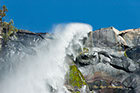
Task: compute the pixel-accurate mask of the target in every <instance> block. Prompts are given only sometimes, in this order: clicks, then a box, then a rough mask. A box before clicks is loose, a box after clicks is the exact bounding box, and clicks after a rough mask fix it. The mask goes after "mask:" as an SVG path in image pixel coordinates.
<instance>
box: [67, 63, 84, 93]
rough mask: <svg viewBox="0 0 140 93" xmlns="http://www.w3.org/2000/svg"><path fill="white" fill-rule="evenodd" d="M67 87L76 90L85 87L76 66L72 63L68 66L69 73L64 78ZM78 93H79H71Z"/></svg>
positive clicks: (82, 77)
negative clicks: (75, 88)
mask: <svg viewBox="0 0 140 93" xmlns="http://www.w3.org/2000/svg"><path fill="white" fill-rule="evenodd" d="M66 80H67V83H68V85H70V86H72V87H77V88H78V89H80V88H82V86H84V85H87V84H86V81H85V78H84V76H83V75H82V73H81V72H80V71H79V70H78V68H77V66H76V65H75V64H74V63H73V64H72V65H71V66H70V71H69V73H67V77H66ZM72 93H79V92H72Z"/></svg>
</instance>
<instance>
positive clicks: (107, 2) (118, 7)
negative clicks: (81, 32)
mask: <svg viewBox="0 0 140 93" xmlns="http://www.w3.org/2000/svg"><path fill="white" fill-rule="evenodd" d="M2 5H6V6H7V8H8V10H9V12H7V17H6V18H5V20H6V21H8V20H10V19H13V20H14V23H15V26H16V27H17V28H19V29H27V30H30V31H33V32H47V31H49V30H50V29H51V28H52V27H53V26H54V25H56V24H59V23H70V22H82V23H87V24H90V25H92V26H93V29H94V30H96V29H99V28H103V27H110V26H114V27H115V28H117V29H119V30H124V29H131V28H139V27H140V0H0V6H2Z"/></svg>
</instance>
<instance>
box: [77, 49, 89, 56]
mask: <svg viewBox="0 0 140 93" xmlns="http://www.w3.org/2000/svg"><path fill="white" fill-rule="evenodd" d="M88 52H89V49H88V48H85V47H84V48H83V51H82V52H81V53H79V55H82V54H84V53H88Z"/></svg>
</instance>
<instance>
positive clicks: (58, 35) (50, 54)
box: [0, 23, 92, 93]
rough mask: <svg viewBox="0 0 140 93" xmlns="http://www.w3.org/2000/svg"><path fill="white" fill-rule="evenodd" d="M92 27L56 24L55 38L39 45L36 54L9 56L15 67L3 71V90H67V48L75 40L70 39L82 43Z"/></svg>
mask: <svg viewBox="0 0 140 93" xmlns="http://www.w3.org/2000/svg"><path fill="white" fill-rule="evenodd" d="M91 30H92V27H91V26H90V25H88V24H83V23H71V24H66V25H57V26H56V27H55V28H54V29H53V32H54V39H53V40H50V41H43V42H42V44H41V45H40V46H37V47H36V48H35V50H36V53H37V54H36V55H32V56H27V57H25V58H24V59H23V57H21V58H19V57H20V56H19V57H18V56H16V57H15V58H13V59H10V61H9V62H11V64H13V65H12V66H13V68H12V69H10V71H9V72H8V73H5V74H1V75H2V77H3V78H2V80H1V82H0V93H67V90H66V88H65V87H64V81H65V80H64V76H65V74H66V72H67V70H68V67H69V66H68V64H67V62H66V60H65V57H66V54H67V53H66V48H68V46H70V44H73V43H71V42H74V43H79V39H81V38H83V37H84V36H85V35H86V34H87V33H88V32H89V31H91ZM79 44H80V43H79ZM69 48H71V47H69ZM68 52H69V53H73V50H72V49H69V51H68ZM13 55H14V54H13ZM24 55H26V54H24ZM16 59H20V60H16ZM4 68H5V69H7V70H9V68H6V66H5V67H4Z"/></svg>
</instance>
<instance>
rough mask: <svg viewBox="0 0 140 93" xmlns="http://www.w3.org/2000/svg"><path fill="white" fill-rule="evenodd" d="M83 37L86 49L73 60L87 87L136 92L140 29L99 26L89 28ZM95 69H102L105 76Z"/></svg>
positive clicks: (107, 92) (107, 91) (108, 91)
mask: <svg viewBox="0 0 140 93" xmlns="http://www.w3.org/2000/svg"><path fill="white" fill-rule="evenodd" d="M83 41H84V42H83V46H84V47H85V48H87V49H89V51H88V52H86V53H83V54H81V55H79V56H78V57H77V59H76V61H75V63H76V64H77V66H78V68H79V69H80V71H81V72H82V74H83V75H84V76H85V77H86V80H87V82H89V85H90V90H91V91H92V90H94V91H96V92H97V93H98V92H99V93H100V92H101V91H102V92H101V93H139V91H140V90H139V88H138V87H139V86H140V83H139V80H140V76H139V74H138V73H139V71H140V29H130V30H125V31H118V30H117V29H115V28H114V27H110V28H102V29H99V30H96V31H92V32H90V33H89V34H88V37H87V38H85V39H84V40H83ZM97 72H99V73H106V76H104V75H102V74H101V75H97V74H96V73H97ZM89 77H90V78H89ZM106 78H107V79H106ZM108 79H109V80H108ZM95 81H96V82H95ZM107 82H108V83H107ZM113 82H114V83H113ZM104 83H105V84H104ZM94 85H97V86H94ZM99 86H105V87H102V88H101V87H99ZM112 86H115V87H117V88H115V87H112ZM118 86H119V88H118Z"/></svg>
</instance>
